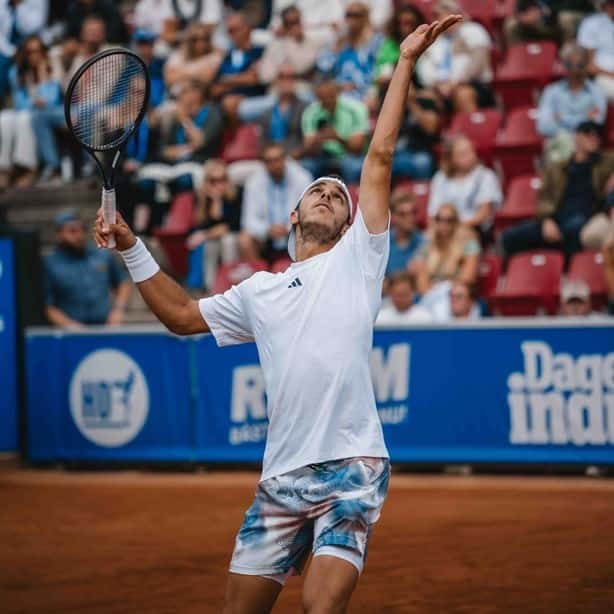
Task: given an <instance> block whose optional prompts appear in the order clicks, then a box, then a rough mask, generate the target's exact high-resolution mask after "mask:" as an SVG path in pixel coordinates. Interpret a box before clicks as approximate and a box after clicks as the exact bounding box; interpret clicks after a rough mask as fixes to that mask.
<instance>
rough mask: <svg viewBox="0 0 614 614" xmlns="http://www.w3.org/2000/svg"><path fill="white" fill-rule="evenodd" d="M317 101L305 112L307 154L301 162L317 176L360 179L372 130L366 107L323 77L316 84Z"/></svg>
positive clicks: (304, 131) (305, 151) (303, 121)
mask: <svg viewBox="0 0 614 614" xmlns="http://www.w3.org/2000/svg"><path fill="white" fill-rule="evenodd" d="M315 94H316V96H317V101H315V102H312V103H311V104H310V105H309V106H308V107H307V108H306V109H305V112H304V113H303V118H302V128H303V135H304V142H303V145H304V155H305V157H304V158H303V159H302V160H301V164H302V165H303V166H304V167H305V168H306V169H307V170H309V172H310V173H311V174H312V175H313V176H314V177H319V176H320V175H326V174H328V173H331V172H332V173H340V174H341V175H342V176H343V178H344V179H345V180H346V181H347V182H348V183H353V182H357V181H358V180H359V178H360V171H361V170H362V162H363V157H364V155H363V154H364V151H365V147H366V145H367V136H368V133H369V114H368V111H367V107H366V106H365V105H364V104H363V103H362V102H360V101H358V100H353V99H350V98H347V97H345V96H340V95H339V85H338V84H337V83H336V82H335V81H334V80H333V79H331V78H330V77H324V78H323V79H322V80H321V81H320V82H319V83H318V85H316V89H315Z"/></svg>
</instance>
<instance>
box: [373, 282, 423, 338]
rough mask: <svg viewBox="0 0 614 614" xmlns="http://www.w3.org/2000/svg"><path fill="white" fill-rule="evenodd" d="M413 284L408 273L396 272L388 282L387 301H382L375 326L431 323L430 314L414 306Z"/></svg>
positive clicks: (418, 306)
mask: <svg viewBox="0 0 614 614" xmlns="http://www.w3.org/2000/svg"><path fill="white" fill-rule="evenodd" d="M414 299H415V295H414V283H413V281H412V278H411V276H410V275H409V273H407V272H404V271H397V272H396V273H395V274H394V275H392V277H391V278H390V279H389V281H388V300H386V301H384V304H383V305H382V308H381V309H380V311H379V314H378V316H377V320H376V322H375V323H376V324H383V325H387V326H394V325H404V324H417V323H428V322H432V321H433V318H432V316H431V314H430V312H429V311H428V310H426V309H424V307H421V306H420V305H416V304H414Z"/></svg>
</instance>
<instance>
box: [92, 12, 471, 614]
mask: <svg viewBox="0 0 614 614" xmlns="http://www.w3.org/2000/svg"><path fill="white" fill-rule="evenodd" d="M460 19H461V17H460V16H450V17H448V18H446V19H445V20H443V21H442V22H441V23H439V22H435V23H433V24H431V25H430V26H427V25H423V26H420V27H419V28H418V29H417V30H416V31H414V32H413V33H412V34H410V35H409V36H408V37H407V39H405V41H403V43H402V45H401V56H400V59H399V62H398V64H397V67H396V69H395V71H394V74H393V77H392V81H391V82H390V85H389V88H388V92H387V94H386V97H385V100H384V103H383V107H382V111H381V113H380V116H379V119H378V121H377V125H376V128H375V132H374V135H373V139H372V141H371V144H370V147H369V150H368V153H367V156H366V158H365V162H364V166H363V169H362V176H361V181H360V204H359V207H358V210H357V211H354V208H353V205H352V201H351V198H350V194H349V192H348V189H347V187H346V186H345V184H344V183H343V182H342V181H341V180H340V179H338V178H336V177H321V178H319V179H317V180H316V181H314V182H313V183H312V184H311V185H310V186H308V187H307V189H306V190H305V192H304V194H303V195H302V197H301V198H300V199H299V202H298V203H297V207H296V209H295V210H294V211H293V212H292V214H291V217H290V221H291V224H292V230H291V232H290V237H289V244H288V251H289V253H290V256H291V258H292V260H294V262H293V264H292V265H291V266H290V267H289V268H288V269H287V270H286V271H285V272H284V273H278V274H276V275H275V274H272V273H267V272H261V273H256V274H255V275H253V276H252V277H251V278H249V279H247V280H246V281H244V282H242V283H241V284H239V285H238V286H234V287H232V288H231V289H230V290H228V291H227V292H225V293H224V294H220V295H216V296H213V297H211V298H205V299H201V300H200V301H195V300H192V299H191V298H190V297H189V296H188V295H187V294H186V292H185V291H184V290H183V289H182V288H181V287H180V286H179V285H178V284H176V283H175V282H174V281H173V280H171V279H170V278H169V277H168V276H166V275H165V274H164V273H162V272H161V271H160V270H159V267H158V265H157V264H156V262H155V261H154V259H153V258H152V257H151V255H150V254H149V252H148V251H147V249H146V248H145V246H144V245H143V243H142V242H141V241H140V239H137V238H135V236H134V235H133V233H132V232H131V230H130V229H129V228H128V226H127V225H126V224H125V222H124V221H123V220H122V219H121V217H120V218H119V219H118V223H117V224H114V225H112V226H111V227H110V228H105V227H104V226H103V221H102V218H101V217H100V216H99V218H98V219H97V221H96V224H95V231H94V237H95V240H96V242H97V244H98V245H99V246H100V247H105V246H106V243H107V238H108V236H109V232H113V233H114V234H115V236H116V240H117V248H118V249H119V250H120V253H121V255H122V256H123V258H124V261H125V263H126V265H127V268H128V270H129V271H130V274H131V275H132V278H133V280H134V281H135V282H136V283H137V284H138V288H139V290H140V292H141V294H142V295H143V297H144V299H145V301H146V302H147V304H148V305H149V306H150V307H151V309H152V311H153V312H154V313H155V314H156V315H157V316H158V318H159V319H160V321H161V322H162V323H163V324H165V325H166V326H167V327H168V328H169V329H170V330H171V331H173V332H175V333H178V334H182V335H183V334H185V335H187V334H192V333H205V332H208V331H210V332H211V333H212V334H213V336H214V337H215V339H216V341H217V343H218V345H220V346H223V345H232V344H237V343H247V342H251V341H255V342H256V345H257V347H258V353H259V356H260V362H261V365H262V369H263V372H264V377H265V382H266V392H267V398H268V406H267V413H268V418H269V426H268V432H267V441H266V448H265V452H264V460H263V469H262V476H261V479H260V482H259V484H258V487H257V489H256V494H255V500H254V503H253V505H252V506H251V507H250V508H249V510H248V511H247V513H246V514H245V518H244V521H243V525H242V527H241V529H240V530H239V533H238V535H237V538H236V543H235V549H234V553H233V556H232V561H231V563H230V574H229V579H228V586H227V593H226V605H225V609H224V612H225V613H226V614H244V613H254V614H261V613H264V612H269V611H270V610H271V608H272V607H273V605H274V603H275V600H276V599H277V596H278V595H279V593H280V591H281V589H282V587H283V584H284V582H285V581H286V579H287V578H288V576H289V575H291V574H298V573H300V572H301V571H302V568H303V566H304V564H305V562H306V559H307V558H308V556H309V554H310V553H313V560H312V563H311V565H310V567H309V572H308V574H307V577H306V579H305V583H304V588H303V609H304V611H305V612H310V613H315V612H317V613H328V612H331V613H332V612H345V610H346V608H347V605H348V603H349V600H350V597H351V595H352V592H353V590H354V588H355V586H356V583H357V581H358V578H359V575H360V573H361V571H362V568H363V564H364V560H365V554H366V548H367V542H368V539H369V535H370V532H371V528H372V526H373V525H374V523H375V522H376V521H377V519H378V518H379V515H380V510H381V507H382V505H383V502H384V498H385V496H386V492H387V489H388V479H389V473H390V470H389V462H388V452H387V449H386V445H385V444H384V439H383V436H382V428H381V424H380V421H379V418H378V415H377V410H376V406H375V398H374V393H373V388H372V383H371V376H370V371H369V352H370V350H371V344H372V336H373V322H374V320H375V317H376V315H377V312H378V310H379V307H380V301H381V290H382V282H383V279H384V272H385V270H386V263H387V260H388V248H389V236H388V228H389V217H390V216H389V211H388V197H389V190H390V177H391V165H392V156H393V152H394V148H395V143H396V140H397V136H398V132H399V127H400V125H401V121H402V119H403V115H404V112H405V105H406V98H407V93H408V90H409V88H410V83H411V75H412V72H413V68H414V64H415V61H416V59H417V58H418V56H419V55H420V54H421V53H422V52H423V51H424V50H425V49H426V48H427V47H428V46H429V45H430V44H431V43H432V41H433V40H434V39H435V38H436V37H437V36H438V35H439V34H440V33H441V32H443V31H444V30H446V29H448V28H449V27H451V26H453V25H454V24H456V23H457V22H458V21H460ZM331 137H332V138H339V137H337V136H334V135H331V136H327V137H326V138H331Z"/></svg>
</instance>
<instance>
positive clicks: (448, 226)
mask: <svg viewBox="0 0 614 614" xmlns="http://www.w3.org/2000/svg"><path fill="white" fill-rule="evenodd" d="M479 257H480V244H479V242H478V241H477V239H476V237H475V233H474V232H473V231H472V230H470V229H469V228H467V227H466V226H463V225H461V223H460V220H459V216H458V211H457V210H456V207H455V206H454V205H450V204H445V205H442V206H441V207H440V208H439V210H438V211H437V214H436V215H435V217H434V218H433V220H432V224H431V227H430V228H429V231H428V233H427V241H426V243H425V244H424V245H423V246H422V248H421V249H420V251H419V253H418V255H417V257H416V263H415V265H414V270H415V272H416V287H417V290H418V292H419V293H420V294H425V293H426V292H428V291H429V290H431V289H432V288H433V287H434V286H435V285H437V284H438V283H439V282H442V281H454V280H460V281H463V282H464V283H466V284H474V283H475V282H476V281H477V274H478V262H479Z"/></svg>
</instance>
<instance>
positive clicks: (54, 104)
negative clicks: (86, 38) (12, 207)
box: [0, 36, 62, 188]
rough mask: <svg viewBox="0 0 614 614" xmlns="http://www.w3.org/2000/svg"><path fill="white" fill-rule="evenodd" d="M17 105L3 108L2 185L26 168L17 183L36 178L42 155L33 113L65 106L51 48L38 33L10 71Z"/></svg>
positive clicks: (0, 137) (0, 127) (0, 129)
mask: <svg viewBox="0 0 614 614" xmlns="http://www.w3.org/2000/svg"><path fill="white" fill-rule="evenodd" d="M10 82H11V95H12V99H13V108H12V109H4V110H3V111H0V188H5V187H7V186H8V185H9V183H10V179H11V174H13V173H14V172H16V171H17V172H21V171H25V172H24V173H23V174H21V176H20V177H19V178H18V179H17V181H16V183H15V185H16V186H28V185H31V184H32V182H33V181H34V174H35V171H36V167H37V163H38V157H37V153H36V141H35V137H34V132H33V130H32V116H33V115H35V114H36V113H37V112H38V111H39V110H47V109H58V108H62V90H61V88H60V83H59V81H58V80H56V79H54V78H53V76H52V74H51V66H50V64H49V59H48V57H47V49H46V48H45V46H44V45H43V43H42V41H41V39H40V38H39V37H38V36H29V37H27V38H26V39H25V41H24V42H23V44H22V45H21V46H20V47H19V50H18V52H17V55H16V58H15V66H13V67H12V69H11V74H10Z"/></svg>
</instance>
